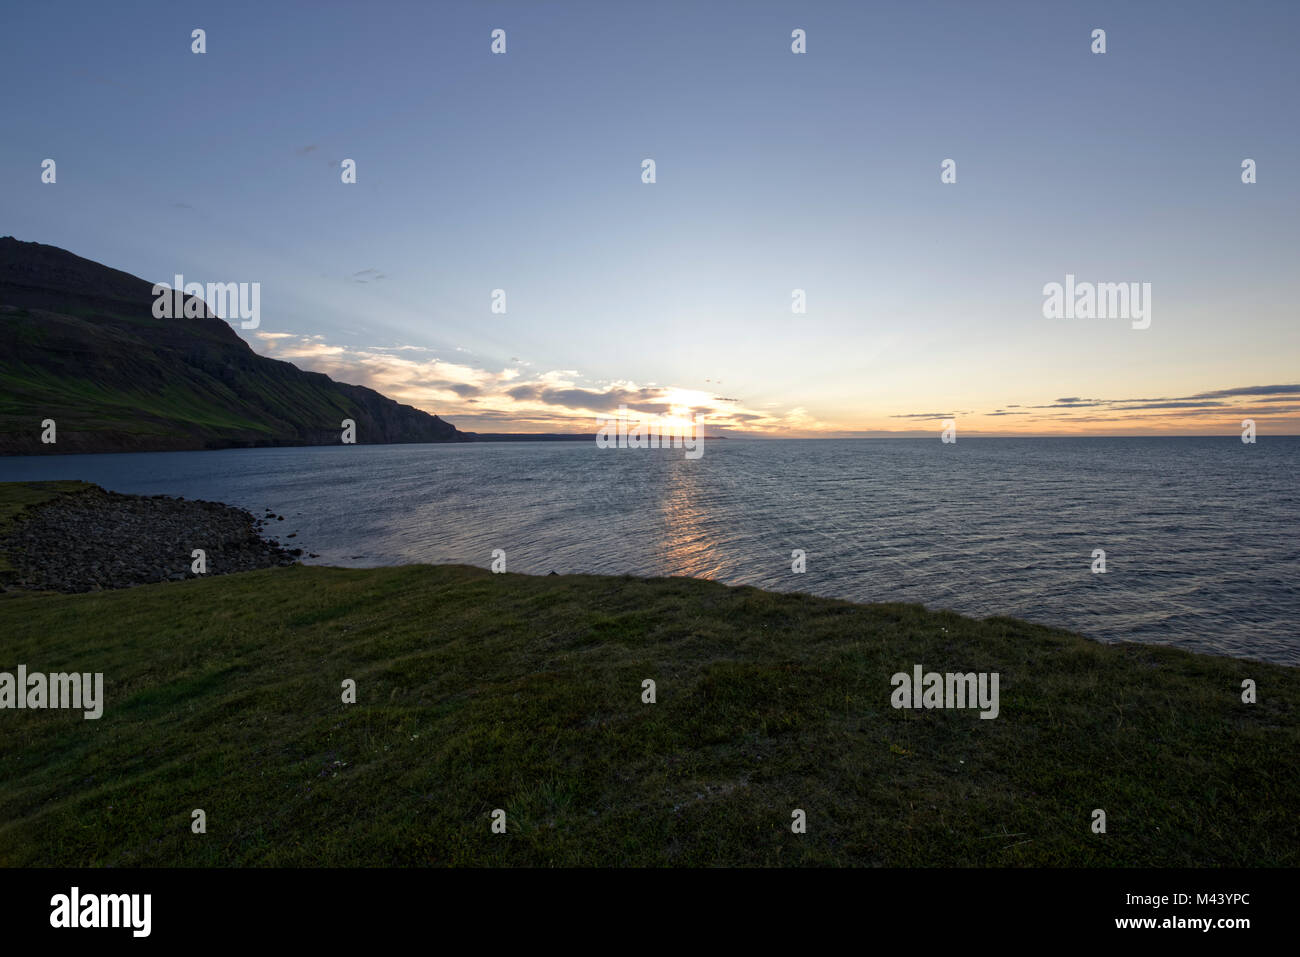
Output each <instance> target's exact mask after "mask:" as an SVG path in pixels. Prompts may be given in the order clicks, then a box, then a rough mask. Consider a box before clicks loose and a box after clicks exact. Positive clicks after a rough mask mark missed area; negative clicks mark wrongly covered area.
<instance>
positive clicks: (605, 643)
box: [0, 565, 1300, 867]
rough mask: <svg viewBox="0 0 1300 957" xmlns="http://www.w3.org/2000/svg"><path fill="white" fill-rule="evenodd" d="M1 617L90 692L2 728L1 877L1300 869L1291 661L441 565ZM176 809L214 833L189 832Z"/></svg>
mask: <svg viewBox="0 0 1300 957" xmlns="http://www.w3.org/2000/svg"><path fill="white" fill-rule="evenodd" d="M0 624H2V626H3V627H2V628H0V633H3V634H4V635H5V639H4V655H3V657H4V660H5V662H6V663H7V664H6V667H11V666H12V665H17V664H23V665H25V666H26V667H27V668H28V669H31V670H40V671H49V672H57V671H64V670H67V671H73V670H75V671H79V672H85V673H92V672H93V673H103V675H104V676H105V695H104V698H105V700H104V704H103V709H104V710H103V717H102V718H100V719H99V720H97V721H84V720H82V719H81V717H80V715H77V716H75V718H74V717H72V716H69V715H67V714H65V713H54V712H50V711H37V710H26V711H9V712H7V713H4V714H3V715H0V717H3V719H4V720H6V721H8V722H9V724H8V725H7V729H8V730H9V731H10V732H11V733H8V734H6V735H4V736H3V737H0V767H4V768H5V769H6V771H5V774H4V775H3V778H2V779H0V821H3V822H4V823H3V824H0V864H3V865H9V866H14V865H18V866H28V865H37V864H39V865H45V866H49V865H70V866H81V865H89V864H96V865H113V866H138V865H182V866H207V865H220V866H246V865H247V866H275V865H285V866H294V865H313V866H319V865H330V866H333V865H367V864H372V865H380V864H383V865H387V864H411V865H435V866H437V865H453V864H459V865H475V864H481V865H502V866H519V865H534V866H546V865H553V864H560V865H613V864H621V865H669V866H675V865H699V864H708V865H719V864H723V865H726V864H732V865H776V864H792V863H794V864H810V865H840V864H843V865H864V866H876V865H883V866H942V865H956V866H1060V865H1074V866H1180V867H1181V866H1190V867H1202V866H1210V867H1217V866H1261V865H1264V866H1294V865H1295V864H1296V863H1297V860H1298V859H1300V824H1298V823H1297V822H1300V783H1298V782H1297V774H1298V773H1300V772H1298V771H1297V769H1296V767H1295V765H1294V762H1292V761H1290V760H1289V755H1291V754H1294V753H1296V750H1297V749H1298V748H1300V722H1298V721H1297V720H1296V715H1297V713H1300V669H1297V668H1293V667H1288V666H1283V665H1270V664H1264V663H1260V662H1255V661H1246V660H1241V659H1233V658H1221V657H1217V656H1211V655H1203V654H1194V653H1191V652H1187V651H1181V650H1176V649H1170V648H1161V647H1155V646H1151V645H1137V644H1115V645H1106V644H1101V643H1098V642H1095V641H1092V640H1090V639H1087V638H1084V637H1081V636H1078V635H1075V634H1072V633H1069V632H1066V631H1062V630H1059V629H1053V628H1047V627H1043V626H1039V625H1033V624H1029V623H1026V622H1023V621H1019V620H1016V619H1010V618H987V619H984V620H975V619H971V618H965V617H962V616H960V615H956V614H953V613H948V612H932V611H928V610H926V609H925V608H923V607H921V606H918V605H906V604H877V605H859V604H853V603H850V602H847V601H839V600H835V599H822V598H814V597H811V596H808V595H803V594H794V593H773V592H766V591H761V590H759V589H755V588H751V587H745V586H739V587H731V586H725V585H722V584H718V583H715V582H709V581H704V580H699V579H688V578H667V579H639V578H633V577H630V576H622V577H614V576H608V577H605V576H594V575H556V576H537V577H534V576H525V575H518V574H513V573H512V574H501V575H495V574H492V573H491V572H489V571H486V570H484V569H479V568H471V567H468V566H456V565H438V566H431V565H408V566H398V567H387V568H375V569H342V568H335V567H330V566H305V565H289V566H285V567H272V568H264V569H261V570H255V571H248V572H244V573H240V574H232V575H225V576H219V577H200V578H198V579H189V580H184V581H169V582H161V583H157V584H146V585H140V586H137V587H132V588H123V589H118V590H106V591H101V592H95V593H90V594H73V595H62V594H51V593H35V592H20V591H9V592H7V593H5V594H4V595H0ZM917 666H920V667H923V668H924V669H925V670H926V671H930V670H935V671H940V672H952V671H962V672H965V671H972V672H981V673H996V674H998V675H999V676H1000V679H1001V685H1000V687H1001V702H1000V710H999V713H998V716H997V717H996V718H995V719H992V720H985V719H983V718H981V717H980V714H979V712H978V711H976V710H973V709H964V710H963V709H955V710H943V709H939V710H931V709H921V708H898V707H895V706H893V704H892V703H891V695H892V693H893V690H894V688H893V686H892V685H891V678H892V677H893V676H895V675H896V674H897V673H900V672H902V673H906V672H910V671H911V670H912V669H913V668H914V667H917ZM1247 679H1249V680H1251V681H1253V682H1255V683H1256V684H1257V686H1258V688H1259V694H1258V702H1257V703H1254V704H1247V703H1244V702H1243V701H1242V690H1241V685H1242V682H1243V681H1244V680H1247ZM346 680H354V681H355V682H356V687H357V692H356V693H357V700H356V703H355V704H346V703H343V701H342V698H341V694H340V688H341V685H342V682H344V681H346ZM646 680H652V681H654V682H655V683H656V689H657V700H656V701H655V703H653V704H650V703H646V702H645V701H644V700H643V695H644V693H645V692H644V685H643V683H644V681H646ZM92 741H93V742H94V743H93V744H92V743H91V742H92ZM198 807H201V808H204V809H205V810H206V812H207V814H208V819H209V821H210V825H209V826H210V839H209V840H207V841H191V840H189V837H190V834H189V831H188V815H189V812H190V810H191V809H192V808H198ZM493 809H502V810H504V811H505V812H506V814H507V817H508V819H509V820H510V822H511V830H510V834H511V838H510V840H509V841H502V840H495V841H494V840H493V837H492V835H491V833H490V831H489V828H488V826H487V823H488V815H489V813H490V812H491V811H492V810H493ZM1096 809H1103V810H1105V812H1106V814H1107V816H1108V819H1109V822H1110V825H1109V831H1108V832H1107V833H1106V834H1098V833H1094V832H1093V831H1092V830H1091V829H1090V815H1091V814H1092V813H1093V811H1094V810H1096ZM795 810H802V811H804V812H805V814H806V816H807V820H808V829H807V833H806V834H801V835H795V834H792V833H791V829H790V820H791V814H792V812H793V811H795ZM1226 822H1230V823H1231V826H1230V827H1227V826H1225V823H1226ZM50 833H60V834H63V835H65V837H64V838H63V839H61V841H60V842H57V845H50V844H49V843H48V842H47V841H45V840H44V839H43V837H42V835H48V834H50ZM216 835H220V836H219V838H218V839H216V840H212V839H211V837H214V836H216ZM271 835H274V836H275V839H274V840H272V839H271ZM286 836H288V837H289V838H290V839H288V840H284V839H283V838H285V837H286ZM110 849H111V850H110Z"/></svg>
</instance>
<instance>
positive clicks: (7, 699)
mask: <svg viewBox="0 0 1300 957" xmlns="http://www.w3.org/2000/svg"><path fill="white" fill-rule="evenodd" d="M92 679H93V681H92ZM2 708H19V709H21V708H32V709H41V708H71V709H73V710H75V711H85V712H86V714H85V718H86V720H87V721H93V720H96V719H98V718H99V717H101V716H102V715H103V714H104V673H103V672H102V671H97V672H95V673H94V674H93V675H92V674H91V673H90V672H86V673H84V674H82V673H79V672H76V671H74V672H72V673H71V674H64V673H63V672H56V673H54V674H50V675H45V674H41V673H40V672H33V673H31V674H28V673H27V666H26V665H19V666H18V673H17V675H13V674H10V673H9V672H8V671H0V709H2Z"/></svg>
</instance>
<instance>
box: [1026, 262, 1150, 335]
mask: <svg viewBox="0 0 1300 957" xmlns="http://www.w3.org/2000/svg"><path fill="white" fill-rule="evenodd" d="M1043 297H1044V298H1043V318H1044V319H1131V320H1133V328H1134V329H1145V328H1147V327H1148V326H1150V325H1151V283H1149V282H1144V283H1136V282H1099V283H1091V282H1081V283H1076V282H1075V281H1074V273H1066V274H1065V284H1064V285H1062V284H1061V283H1059V282H1049V283H1048V284H1047V285H1045V286H1044V287H1043Z"/></svg>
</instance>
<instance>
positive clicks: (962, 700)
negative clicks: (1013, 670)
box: [889, 665, 998, 718]
mask: <svg viewBox="0 0 1300 957" xmlns="http://www.w3.org/2000/svg"><path fill="white" fill-rule="evenodd" d="M889 683H890V684H891V685H893V686H894V692H893V694H891V695H890V696H889V703H890V704H892V705H893V706H894V707H895V708H976V707H978V708H979V709H980V717H981V718H996V717H997V716H998V673H997V672H996V671H995V672H993V673H992V674H990V673H988V672H987V671H981V672H979V673H978V674H976V673H975V672H973V671H971V672H968V673H967V674H947V675H942V674H940V673H939V672H937V671H930V672H927V673H925V674H922V669H921V666H920V665H914V666H913V667H912V674H910V675H909V674H908V673H907V672H906V671H900V672H898V673H897V674H896V675H894V676H893V677H892V678H890V679H889Z"/></svg>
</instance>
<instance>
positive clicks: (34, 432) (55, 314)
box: [0, 237, 475, 454]
mask: <svg viewBox="0 0 1300 957" xmlns="http://www.w3.org/2000/svg"><path fill="white" fill-rule="evenodd" d="M152 285H153V284H152V283H150V282H148V281H146V280H143V279H139V278H137V277H135V276H131V275H129V274H127V273H124V272H121V271H120V270H116V269H109V268H108V267H107V266H102V265H100V264H99V263H95V262H91V261H90V260H88V259H83V258H81V257H80V256H75V255H73V254H72V253H70V252H68V251H67V250H64V249H59V248H57V247H55V246H45V245H42V244H40V243H28V242H21V241H19V240H16V239H13V238H10V237H5V238H0V454H51V453H60V452H63V453H67V452H130V451H159V450H176V449H212V448H233V447H252V446H275V445H329V444H338V443H339V441H340V436H341V433H342V429H341V422H342V420H343V419H353V420H354V421H355V422H356V441H357V443H358V444H374V443H395V442H457V441H469V440H472V439H474V438H475V436H474V435H473V433H464V432H461V431H459V430H458V429H456V428H455V427H454V426H452V425H451V424H450V423H448V422H444V421H443V420H442V419H440V418H438V416H436V415H430V414H429V413H427V412H423V411H421V410H419V409H416V408H413V407H411V406H409V405H401V404H399V403H397V402H394V401H393V400H392V399H389V398H387V397H386V396H383V395H381V394H380V393H378V392H375V391H374V390H373V389H367V388H365V387H363V386H357V385H347V384H345V383H340V382H335V381H334V380H332V379H330V378H329V377H328V376H326V375H322V374H321V373H318V372H306V371H304V370H302V369H299V368H298V367H297V366H295V365H293V364H292V363H289V362H281V361H279V360H276V359H269V358H267V357H265V356H259V355H258V354H257V353H255V352H253V350H252V349H251V348H249V346H248V343H246V342H245V341H244V340H243V339H241V338H240V337H239V335H238V334H237V333H236V332H235V330H234V329H233V328H232V327H231V325H230V324H229V323H228V322H226V321H225V320H223V319H220V318H218V317H216V316H214V315H210V314H206V310H204V313H205V314H204V315H203V316H202V317H200V318H177V319H156V318H154V315H153V302H154V297H153V293H152ZM46 419H53V420H54V422H55V437H56V441H55V442H54V443H53V444H46V443H43V442H42V441H41V434H42V425H41V423H42V422H43V421H44V420H46Z"/></svg>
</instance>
